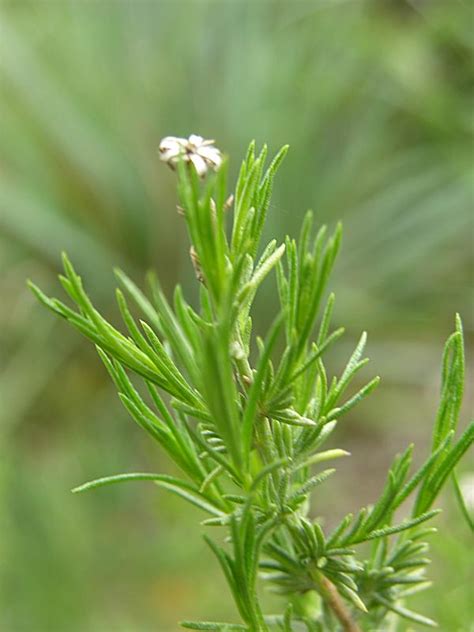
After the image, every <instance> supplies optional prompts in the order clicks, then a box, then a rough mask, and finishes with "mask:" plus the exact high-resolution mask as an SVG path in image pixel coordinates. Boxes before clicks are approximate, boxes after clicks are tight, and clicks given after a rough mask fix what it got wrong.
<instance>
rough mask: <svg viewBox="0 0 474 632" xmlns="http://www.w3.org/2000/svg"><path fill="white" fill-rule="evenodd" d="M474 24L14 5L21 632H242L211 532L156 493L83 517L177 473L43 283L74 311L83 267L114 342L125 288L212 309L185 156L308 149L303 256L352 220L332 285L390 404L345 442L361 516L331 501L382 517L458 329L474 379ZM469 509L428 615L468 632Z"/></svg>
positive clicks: (8, 132)
mask: <svg viewBox="0 0 474 632" xmlns="http://www.w3.org/2000/svg"><path fill="white" fill-rule="evenodd" d="M470 18H472V15H471V14H470V9H469V7H468V5H467V4H466V3H462V2H458V1H457V0H455V1H453V2H446V1H442V0H440V1H437V2H415V1H413V2H411V3H410V2H404V1H403V0H400V1H397V2H384V3H382V2H377V1H375V0H374V1H372V2H369V1H365V2H364V1H355V0H354V1H347V2H343V1H341V2H326V1H323V0H321V1H317V0H314V1H304V2H299V1H298V0H296V1H293V2H289V1H286V2H279V1H277V0H275V1H273V2H272V1H264V0H261V1H259V2H250V1H249V2H243V1H240V0H236V1H221V2H218V1H213V2H211V1H194V2H184V1H177V2H166V1H156V2H136V3H134V2H87V3H83V2H79V1H77V0H76V1H68V0H62V1H61V2H49V1H45V2H41V3H38V2H27V1H23V2H21V3H20V2H8V1H6V0H3V2H2V4H1V5H0V73H1V80H0V94H1V100H0V144H1V147H2V150H1V154H0V178H1V185H0V289H1V293H2V294H1V295H2V301H1V303H0V323H1V328H0V451H1V454H2V459H1V465H0V503H1V505H2V507H1V513H0V515H1V522H2V539H1V544H0V560H1V562H0V581H1V583H2V590H1V597H0V600H1V601H2V603H0V606H1V608H0V613H1V614H0V627H2V629H3V628H4V629H6V630H12V632H17V631H23V630H28V631H29V630H33V629H34V630H35V631H36V630H38V631H39V632H43V630H44V631H46V630H47V631H48V632H49V631H53V632H56V631H58V632H62V631H63V630H66V629H67V630H71V631H73V632H74V631H78V632H83V631H86V630H87V631H88V632H89V631H91V632H94V631H97V632H99V631H100V632H103V631H104V630H114V631H115V630H117V631H131V630H134V631H135V630H143V631H144V632H148V631H149V630H151V629H157V627H158V629H159V630H160V631H161V630H162V631H163V632H172V630H174V629H175V623H174V622H175V620H176V619H177V618H178V616H183V615H185V616H186V618H199V617H201V616H207V615H208V613H209V612H210V611H212V612H214V613H215V615H216V618H226V616H227V612H228V611H232V604H231V600H230V597H229V598H226V596H224V595H222V591H221V589H220V580H219V574H218V569H217V565H216V564H215V563H214V560H213V559H212V557H211V554H210V553H209V552H208V551H207V550H206V549H205V546H204V544H203V543H202V542H201V540H200V537H199V534H197V533H195V534H194V535H193V534H192V530H191V529H190V528H189V521H192V522H193V523H194V522H195V520H196V516H195V515H193V514H192V510H190V512H189V514H187V513H184V510H183V507H182V505H181V504H179V501H175V500H174V499H173V498H169V497H168V496H165V495H164V494H160V493H159V492H156V490H155V489H154V488H153V487H151V488H150V487H149V486H147V484H146V483H144V484H143V486H142V487H140V486H135V487H133V488H129V487H126V486H124V487H123V488H121V489H110V490H105V491H100V492H96V494H92V495H89V496H84V497H83V498H81V497H79V498H77V497H74V496H72V495H70V494H69V491H68V490H69V489H70V488H71V487H73V486H74V485H75V484H77V483H80V482H82V481H83V480H87V479H90V478H93V477H94V476H96V475H97V476H99V475H102V474H106V473H108V472H110V473H114V472H117V471H125V470H130V471H133V470H147V469H148V470H153V469H157V462H158V461H160V460H162V456H161V455H160V454H157V453H156V452H155V451H154V450H153V448H152V446H151V445H149V443H148V441H147V439H146V437H145V436H142V434H141V433H140V432H139V431H138V430H137V429H136V428H135V427H134V426H133V425H132V424H131V423H130V422H129V420H128V419H127V418H126V413H125V412H123V411H122V409H121V407H120V403H119V402H118V400H116V398H115V395H114V392H113V388H112V387H111V385H110V384H109V381H108V379H107V376H106V375H105V371H104V370H103V368H102V367H101V366H100V365H99V362H98V361H97V358H96V356H95V354H94V352H93V351H92V350H91V349H89V348H88V346H87V345H86V344H84V341H83V340H82V339H81V338H79V336H78V335H77V334H75V333H74V332H70V331H69V330H68V328H67V327H65V326H64V325H62V324H61V323H57V322H56V321H55V320H54V319H52V318H51V317H50V316H49V315H48V314H47V313H45V312H43V310H41V309H40V308H39V307H38V306H37V305H36V304H35V302H34V300H33V298H32V297H31V296H30V294H29V293H28V291H27V290H26V288H25V284H24V279H25V278H26V277H28V276H34V278H35V280H36V281H38V283H39V284H40V285H41V286H42V287H44V288H48V287H52V286H53V284H54V283H55V281H54V277H55V274H56V272H57V270H58V268H59V253H60V251H61V250H62V249H66V250H67V251H68V252H69V254H70V255H71V258H72V259H73V261H74V262H75V264H76V266H77V267H78V269H80V270H81V271H82V273H83V276H84V278H85V279H87V288H88V290H89V291H90V293H91V295H92V296H93V297H94V300H95V302H96V303H97V304H98V305H99V307H100V308H101V310H102V311H104V312H105V313H106V314H107V315H109V316H110V317H111V318H112V319H114V318H116V313H115V307H114V294H113V287H114V279H113V273H112V266H113V265H116V264H118V265H120V266H121V267H122V268H123V269H125V270H127V272H128V273H129V274H130V276H132V277H134V278H135V279H136V280H139V279H140V278H141V277H142V276H143V273H144V271H145V270H146V269H147V268H148V267H154V268H156V269H157V271H158V273H159V276H160V279H161V280H162V282H163V285H164V286H165V288H168V289H170V288H171V287H172V286H173V285H174V283H175V282H176V281H177V280H178V279H179V280H180V281H182V282H183V284H184V285H185V286H189V288H191V287H192V285H193V271H192V267H191V264H190V263H189V260H188V253H187V242H186V238H185V231H184V226H183V222H182V220H181V218H180V217H179V216H178V215H177V214H176V212H175V210H174V207H175V203H176V199H175V189H174V181H173V178H172V177H171V175H170V174H169V173H168V172H167V170H166V169H164V168H162V167H160V168H159V167H158V164H157V163H158V160H157V155H156V147H157V144H158V141H159V139H160V138H161V137H162V136H164V135H166V134H176V135H187V134H188V133H191V132H196V133H200V134H203V135H204V136H207V137H215V138H216V139H217V140H218V145H219V147H222V148H223V149H225V150H226V151H227V152H228V153H229V154H231V155H232V156H241V155H242V153H243V151H244V149H245V147H246V145H247V143H248V140H249V139H250V138H256V140H257V142H258V143H262V142H264V141H269V142H270V144H271V149H273V150H274V149H275V148H277V147H279V146H280V145H282V144H284V143H286V142H289V143H290V145H291V150H290V153H289V155H288V157H287V159H286V161H285V165H284V167H283V168H282V171H281V172H280V176H279V180H278V183H277V190H276V192H275V196H274V200H275V203H274V205H273V206H272V208H271V209H270V214H269V223H270V227H269V229H268V231H269V233H270V232H271V233H272V235H273V234H274V235H275V236H277V237H279V238H280V239H281V238H282V237H283V236H284V234H285V233H286V232H290V233H292V234H295V233H296V232H297V228H298V227H299V225H300V223H301V220H302V218H303V214H304V211H305V210H306V208H307V206H311V207H312V208H313V209H314V210H315V213H316V220H320V221H326V222H329V223H330V224H331V225H334V224H335V222H336V221H337V220H338V219H342V220H343V222H344V226H345V239H344V244H343V248H342V253H341V255H340V258H339V262H338V264H337V268H336V278H335V282H333V288H334V289H335V291H336V295H337V303H336V310H335V320H336V322H335V325H338V324H344V325H345V326H348V327H349V331H348V333H347V334H346V336H345V338H344V340H345V341H346V342H347V345H348V348H347V349H344V344H342V343H341V344H340V348H341V355H344V356H347V351H348V349H349V348H350V347H353V343H354V342H355V340H356V337H357V335H358V333H359V332H360V331H361V330H362V329H367V330H368V331H369V346H368V353H369V355H370V356H371V358H372V368H373V370H374V371H375V372H376V373H378V374H380V375H382V377H383V382H382V386H381V387H380V388H379V389H378V390H377V392H376V393H375V394H374V395H373V396H372V397H371V398H370V401H367V402H366V403H364V404H363V406H362V407H361V408H360V409H359V410H358V412H357V414H356V415H353V416H352V418H351V419H349V418H348V419H347V420H346V422H345V425H344V432H345V435H344V436H343V437H340V438H339V443H341V438H342V443H343V444H344V445H343V447H345V448H347V449H349V450H350V451H351V452H352V453H353V455H354V456H353V458H352V459H348V460H347V462H346V463H343V464H341V465H340V467H339V468H338V469H339V475H338V476H337V477H336V478H337V480H336V478H334V481H333V482H334V483H335V484H336V485H337V486H338V488H337V494H335V493H333V492H332V493H331V496H330V498H324V497H323V496H322V495H321V499H320V502H321V503H322V504H323V503H325V502H326V503H328V504H329V509H330V511H331V513H332V515H333V516H334V522H335V521H336V520H337V519H338V518H340V516H341V515H342V514H343V513H344V512H346V511H348V510H350V509H353V508H355V507H357V506H358V505H360V504H364V503H367V502H370V501H371V500H372V499H373V498H374V497H375V496H376V494H377V492H378V491H379V490H380V488H381V486H382V484H383V481H382V479H381V477H380V472H384V470H386V468H387V466H388V463H389V462H390V459H391V456H392V455H393V453H394V452H396V451H397V450H398V449H399V448H401V447H402V446H404V445H406V443H407V442H408V441H411V440H415V441H417V440H419V441H421V442H423V440H425V439H426V440H428V435H429V429H430V426H431V423H432V419H433V416H434V411H435V407H436V400H437V388H438V372H439V361H440V357H441V350H442V345H443V341H444V339H445V338H446V336H447V334H448V333H450V331H451V330H452V315H453V313H454V311H456V310H457V311H459V312H460V313H461V314H462V315H463V319H464V325H465V330H466V340H467V342H468V349H467V356H468V361H469V359H470V358H472V344H471V349H469V340H471V341H472V331H473V321H472V314H473V311H472V306H473V302H472V294H470V293H469V285H470V283H469V282H470V281H472V270H473V267H472V236H473V232H472V231H473V224H472V216H471V215H470V213H471V208H470V204H471V202H472V190H471V188H470V187H471V186H472V185H471V182H470V181H471V175H472V174H471V171H472V137H470V136H469V134H470V131H471V130H472V115H471V112H470V104H471V100H470V98H471V95H470V93H469V86H470V84H471V79H472V68H471V61H470V60H471V55H472V50H471V49H472V38H471V35H470V28H469V27H470ZM237 169H238V163H237V160H235V161H234V162H233V163H232V164H231V173H233V174H234V177H235V175H236V172H237ZM266 291H267V297H265V300H262V301H261V314H260V318H261V319H262V323H263V324H264V323H265V322H267V309H266V305H267V304H268V301H269V300H272V299H271V295H272V292H273V288H272V286H271V285H268V286H267V290H266ZM116 322H117V321H116ZM336 361H337V358H336ZM341 362H342V358H341ZM471 362H472V361H471ZM470 375H471V376H472V370H471V372H469V371H468V384H469V376H470ZM471 382H472V380H471ZM468 408H470V409H471V410H472V391H471V392H469V391H468V393H467V401H466V404H465V411H466V410H467V409H468ZM466 416H467V415H466V414H465V417H466ZM422 447H423V446H422V443H420V445H419V446H418V449H417V456H418V458H419V459H420V458H421V454H422ZM369 453H370V459H369V458H367V455H368V454H369ZM349 461H350V462H349ZM160 467H163V468H165V469H166V468H168V471H170V472H171V471H172V468H171V466H170V465H169V464H168V463H165V464H163V465H162V466H160ZM332 489H333V488H332ZM445 505H446V506H445V514H444V516H443V517H442V518H441V520H440V523H441V524H442V525H443V526H444V536H443V538H442V539H441V538H439V540H438V541H435V542H434V546H433V555H434V557H435V559H436V563H435V565H434V568H433V569H432V571H431V574H432V576H433V578H434V579H435V581H436V587H435V589H434V590H433V591H431V592H430V594H429V595H427V597H420V608H423V610H424V611H425V612H427V613H429V614H430V616H432V617H434V618H438V620H439V621H440V625H441V629H443V630H448V631H451V630H453V631H464V630H468V627H467V625H468V624H467V622H468V621H469V620H472V619H473V618H474V611H473V609H472V608H473V606H472V603H470V599H469V597H470V596H469V592H468V583H469V579H470V578H469V564H468V560H467V559H466V555H465V550H466V547H467V546H468V545H469V542H468V538H469V534H468V531H467V528H466V526H465V525H464V524H463V522H462V517H461V516H460V513H459V511H458V509H457V507H456V506H455V505H454V503H453V502H452V501H451V499H449V498H447V497H445ZM471 580H472V578H471ZM423 599H428V600H429V602H427V603H426V602H425V603H421V602H422V600H423Z"/></svg>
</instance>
